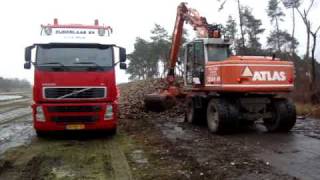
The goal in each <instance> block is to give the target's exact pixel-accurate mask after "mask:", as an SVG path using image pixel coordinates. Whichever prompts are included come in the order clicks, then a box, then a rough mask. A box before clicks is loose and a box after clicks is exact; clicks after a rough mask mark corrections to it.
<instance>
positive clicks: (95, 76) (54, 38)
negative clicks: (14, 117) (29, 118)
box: [24, 19, 126, 136]
mask: <svg viewBox="0 0 320 180" xmlns="http://www.w3.org/2000/svg"><path fill="white" fill-rule="evenodd" d="M41 28H42V31H41V37H40V38H41V41H40V42H39V43H35V44H33V45H32V46H28V47H26V49H25V64H24V68H25V69H30V68H31V64H33V65H34V69H35V70H34V86H33V104H32V110H33V124H34V128H35V130H36V133H37V135H38V136H43V135H45V134H47V133H48V132H51V131H64V130H70V131H71V130H95V131H96V130H107V131H108V132H109V133H110V134H115V133H116V130H117V113H118V103H117V99H118V91H117V87H116V82H115V66H116V64H117V63H120V69H126V64H125V61H126V50H125V49H124V48H122V47H119V46H116V45H115V44H113V43H111V42H110V41H109V40H110V37H109V36H110V33H112V29H111V27H109V26H105V25H99V22H98V20H95V23H94V25H80V24H59V23H58V20H57V19H55V20H54V23H53V24H48V25H41ZM116 59H118V62H115V61H116Z"/></svg>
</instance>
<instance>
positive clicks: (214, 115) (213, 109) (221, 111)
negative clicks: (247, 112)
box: [207, 98, 239, 134]
mask: <svg viewBox="0 0 320 180" xmlns="http://www.w3.org/2000/svg"><path fill="white" fill-rule="evenodd" d="M238 116H239V109H238V108H237V107H236V106H235V105H234V104H232V103H231V102H230V101H227V100H226V99H224V98H213V99H211V100H210V101H209V103H208V107H207V123H208V128H209V131H210V132H211V133H217V134H226V133H232V132H234V131H236V130H237V129H238V127H239V119H238Z"/></svg>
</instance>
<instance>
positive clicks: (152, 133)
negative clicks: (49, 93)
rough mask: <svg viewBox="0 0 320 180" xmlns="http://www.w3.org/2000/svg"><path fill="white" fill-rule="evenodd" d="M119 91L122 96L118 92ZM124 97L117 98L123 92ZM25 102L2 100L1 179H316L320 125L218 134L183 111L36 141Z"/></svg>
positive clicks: (319, 162)
mask: <svg viewBox="0 0 320 180" xmlns="http://www.w3.org/2000/svg"><path fill="white" fill-rule="evenodd" d="M124 93H125V92H124ZM122 95H123V94H122ZM30 101H31V100H30V97H28V96H24V97H22V98H20V99H14V100H8V101H1V102H0V179H1V180H2V179H4V180H6V179H10V180H11V179H159V180H162V179H210V180H211V179H319V177H320V171H319V170H318V169H319V168H320V151H319V149H320V131H319V128H320V120H316V119H306V120H298V122H297V125H296V127H295V128H294V129H293V131H292V132H291V133H289V134H268V133H266V132H265V130H264V128H263V127H262V126H260V125H256V126H255V127H252V128H248V129H245V130H243V131H241V132H239V133H237V134H231V135H225V136H218V135H213V134H210V133H209V132H208V130H207V128H206V127H204V126H194V125H191V124H187V123H185V122H184V121H183V115H182V112H181V111H177V110H176V109H173V110H170V111H168V112H165V113H160V114H158V113H145V114H144V116H143V117H140V118H135V116H134V115H133V116H132V117H131V118H126V117H122V118H121V120H120V130H119V133H118V134H117V135H116V136H115V137H110V136H106V135H105V134H87V133H76V132H72V133H69V134H67V135H61V134H56V135H55V136H54V137H49V138H45V139H43V138H41V139H39V138H37V137H36V136H35V133H34V131H33V128H32V122H31V109H30V108H29V105H30Z"/></svg>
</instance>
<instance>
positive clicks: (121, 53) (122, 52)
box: [119, 48, 127, 67]
mask: <svg viewBox="0 0 320 180" xmlns="http://www.w3.org/2000/svg"><path fill="white" fill-rule="evenodd" d="M119 57H120V62H126V59H127V54H126V49H125V48H120V49H119ZM120 67H121V65H120Z"/></svg>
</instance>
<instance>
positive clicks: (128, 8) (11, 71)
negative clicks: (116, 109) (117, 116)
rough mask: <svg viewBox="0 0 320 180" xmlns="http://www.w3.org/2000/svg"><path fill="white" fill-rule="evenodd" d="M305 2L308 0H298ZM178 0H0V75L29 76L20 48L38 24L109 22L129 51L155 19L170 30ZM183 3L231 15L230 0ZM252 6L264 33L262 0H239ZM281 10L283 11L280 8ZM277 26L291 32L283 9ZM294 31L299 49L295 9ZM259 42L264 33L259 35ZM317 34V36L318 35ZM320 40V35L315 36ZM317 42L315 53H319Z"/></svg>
mask: <svg viewBox="0 0 320 180" xmlns="http://www.w3.org/2000/svg"><path fill="white" fill-rule="evenodd" d="M304 1H305V2H308V1H309V0H304ZM319 1H320V0H316V4H315V7H314V8H313V10H312V12H311V13H310V17H313V19H312V24H313V26H314V28H315V26H318V25H320V21H319V17H320V7H319V6H320V3H319ZM180 2H181V1H180V0H157V1H156V0H134V1H129V0H127V1H125V0H90V1H81V0H68V1H67V0H54V1H48V0H41V1H40V0H27V1H21V0H10V1H9V0H8V1H0V23H1V28H0V40H1V43H0V52H1V61H2V63H1V66H0V76H2V77H10V78H14V77H18V78H25V79H28V80H29V81H33V70H24V69H23V63H24V48H25V47H26V46H28V45H31V44H32V43H34V42H35V41H36V39H37V37H38V36H39V34H40V24H48V23H52V22H53V18H58V19H59V23H65V24H67V23H82V24H93V21H94V19H99V21H100V23H101V24H102V23H103V24H106V25H110V26H111V27H113V30H114V33H113V34H112V36H113V38H114V39H115V40H116V43H117V45H119V46H123V47H125V48H126V49H127V52H128V53H130V52H132V50H133V44H134V42H135V39H136V37H142V38H148V37H149V36H150V30H151V29H152V28H153V27H154V24H155V23H157V24H160V25H161V26H163V27H164V28H165V29H167V30H168V32H169V33H170V34H171V33H172V30H173V26H174V21H175V15H176V7H177V5H178V4H179V3H180ZM186 2H188V6H189V7H192V8H195V9H197V10H198V11H199V12H200V14H201V15H202V16H205V17H206V18H207V20H208V21H209V22H210V23H212V22H215V23H225V21H226V19H227V17H228V16H229V15H232V16H233V17H235V18H237V20H238V16H237V13H236V12H237V7H236V0H228V2H227V3H226V4H225V8H224V10H222V11H220V12H218V9H219V4H220V3H219V2H218V1H217V0H187V1H186ZM242 3H243V4H244V5H248V6H250V7H251V8H252V9H253V14H254V15H255V16H256V18H259V19H261V20H262V21H263V27H264V28H266V32H265V36H266V35H267V34H268V33H269V31H270V29H271V28H273V27H272V26H271V24H270V20H269V19H268V17H267V14H266V8H267V3H268V1H267V0H242ZM286 12H287V11H286ZM286 14H287V16H286V18H285V21H284V22H282V23H281V24H280V28H282V29H288V31H289V32H291V14H290V11H288V12H287V13H286ZM296 23H297V29H296V36H297V38H298V40H299V42H300V46H299V50H298V51H299V53H300V54H303V53H304V47H305V28H304V25H303V24H302V21H301V20H300V17H298V15H297V22H296ZM261 39H262V42H263V43H264V42H265V37H262V38H261ZM319 39H320V38H319ZM319 42H320V41H319ZM319 51H320V43H319V45H318V48H317V50H316V54H317V55H318V57H320V52H319ZM125 81H127V76H126V75H125V73H124V71H123V70H119V69H118V68H117V82H118V83H119V82H125Z"/></svg>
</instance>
